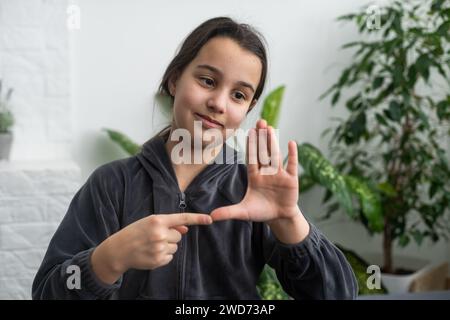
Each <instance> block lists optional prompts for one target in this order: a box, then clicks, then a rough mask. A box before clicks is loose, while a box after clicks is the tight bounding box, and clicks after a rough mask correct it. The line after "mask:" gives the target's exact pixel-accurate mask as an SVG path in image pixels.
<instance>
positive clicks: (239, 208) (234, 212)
mask: <svg viewBox="0 0 450 320" xmlns="http://www.w3.org/2000/svg"><path fill="white" fill-rule="evenodd" d="M211 218H212V219H213V221H219V220H228V219H237V220H249V216H248V211H247V210H246V209H245V207H244V206H243V205H241V204H234V205H231V206H226V207H221V208H217V209H215V210H213V211H212V212H211Z"/></svg>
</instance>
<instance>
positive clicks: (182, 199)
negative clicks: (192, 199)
mask: <svg viewBox="0 0 450 320" xmlns="http://www.w3.org/2000/svg"><path fill="white" fill-rule="evenodd" d="M178 207H179V208H180V209H185V208H186V197H185V194H184V192H181V193H180V204H179V205H178Z"/></svg>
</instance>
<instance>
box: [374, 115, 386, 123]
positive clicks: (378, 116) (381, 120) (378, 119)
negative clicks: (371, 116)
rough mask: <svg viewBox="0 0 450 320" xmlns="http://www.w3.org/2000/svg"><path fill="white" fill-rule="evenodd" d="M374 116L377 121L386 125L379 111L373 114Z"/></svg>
mask: <svg viewBox="0 0 450 320" xmlns="http://www.w3.org/2000/svg"><path fill="white" fill-rule="evenodd" d="M375 118H376V119H377V121H378V123H380V124H382V125H385V126H387V122H386V119H384V118H383V116H382V115H381V114H379V113H376V114H375Z"/></svg>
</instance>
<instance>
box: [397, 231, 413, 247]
mask: <svg viewBox="0 0 450 320" xmlns="http://www.w3.org/2000/svg"><path fill="white" fill-rule="evenodd" d="M409 240H410V239H409V236H408V235H406V234H402V235H400V237H399V238H398V244H399V246H400V247H406V246H407V245H408V243H409Z"/></svg>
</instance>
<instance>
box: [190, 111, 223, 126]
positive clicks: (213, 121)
mask: <svg viewBox="0 0 450 320" xmlns="http://www.w3.org/2000/svg"><path fill="white" fill-rule="evenodd" d="M195 115H196V116H197V117H200V118H203V119H205V120H207V121H209V122H212V123H215V124H217V125H219V126H221V127H223V125H222V124H221V123H220V122H219V121H216V120H214V119H211V118H210V117H208V116H205V115H203V114H200V113H195Z"/></svg>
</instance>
